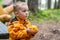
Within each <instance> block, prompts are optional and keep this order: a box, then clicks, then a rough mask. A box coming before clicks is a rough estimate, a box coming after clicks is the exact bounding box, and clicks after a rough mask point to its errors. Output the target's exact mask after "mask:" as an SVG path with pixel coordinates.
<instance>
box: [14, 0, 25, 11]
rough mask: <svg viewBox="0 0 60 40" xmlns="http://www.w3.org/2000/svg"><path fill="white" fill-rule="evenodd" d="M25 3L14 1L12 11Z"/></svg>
mask: <svg viewBox="0 0 60 40" xmlns="http://www.w3.org/2000/svg"><path fill="white" fill-rule="evenodd" d="M25 4H26V3H25V2H21V1H18V2H16V3H14V4H13V5H14V6H13V8H14V11H17V10H20V8H21V7H22V6H24V5H25Z"/></svg>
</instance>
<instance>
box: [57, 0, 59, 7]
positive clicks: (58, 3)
mask: <svg viewBox="0 0 60 40" xmlns="http://www.w3.org/2000/svg"><path fill="white" fill-rule="evenodd" d="M57 8H60V0H59V1H58V7H57Z"/></svg>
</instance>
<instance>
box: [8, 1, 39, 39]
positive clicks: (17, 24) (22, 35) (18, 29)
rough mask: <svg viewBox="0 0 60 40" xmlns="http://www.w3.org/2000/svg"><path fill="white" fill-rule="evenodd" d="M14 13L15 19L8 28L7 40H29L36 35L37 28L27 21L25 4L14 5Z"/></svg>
mask: <svg viewBox="0 0 60 40" xmlns="http://www.w3.org/2000/svg"><path fill="white" fill-rule="evenodd" d="M14 13H15V15H16V18H15V19H13V20H14V21H12V22H11V23H10V24H9V26H8V31H9V40H30V38H32V37H33V36H34V35H35V34H36V33H37V31H38V28H37V27H36V26H34V25H31V24H30V22H29V21H28V20H27V17H28V6H27V4H26V3H25V2H20V1H19V2H17V3H15V4H14Z"/></svg>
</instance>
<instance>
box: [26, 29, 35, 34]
mask: <svg viewBox="0 0 60 40" xmlns="http://www.w3.org/2000/svg"><path fill="white" fill-rule="evenodd" d="M27 33H29V34H32V35H34V34H35V32H34V31H33V30H31V29H30V28H27Z"/></svg>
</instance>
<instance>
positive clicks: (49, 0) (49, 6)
mask: <svg viewBox="0 0 60 40" xmlns="http://www.w3.org/2000/svg"><path fill="white" fill-rule="evenodd" d="M50 8H51V0H48V9H50Z"/></svg>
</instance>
